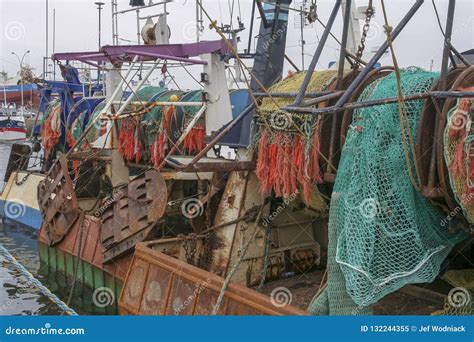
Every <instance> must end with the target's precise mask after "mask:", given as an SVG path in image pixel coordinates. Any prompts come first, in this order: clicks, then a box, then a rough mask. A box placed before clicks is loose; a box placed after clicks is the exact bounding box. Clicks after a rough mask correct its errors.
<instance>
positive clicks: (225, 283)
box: [211, 203, 265, 316]
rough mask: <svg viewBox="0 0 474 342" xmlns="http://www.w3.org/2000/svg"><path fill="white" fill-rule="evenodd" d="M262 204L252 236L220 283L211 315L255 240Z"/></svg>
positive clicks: (219, 304)
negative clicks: (219, 289) (222, 282)
mask: <svg viewBox="0 0 474 342" xmlns="http://www.w3.org/2000/svg"><path fill="white" fill-rule="evenodd" d="M264 206H265V203H262V205H261V206H260V210H259V212H258V215H257V218H256V219H255V223H254V227H255V230H254V231H253V233H252V236H251V237H250V238H249V240H248V241H247V243H246V244H245V246H244V247H243V248H242V251H241V253H240V257H239V259H238V260H237V262H236V263H235V265H234V267H232V269H231V270H230V272H229V274H227V277H226V278H225V280H224V284H222V288H221V292H220V293H219V297H217V301H216V305H214V307H213V308H212V313H211V315H213V316H215V315H217V312H218V311H219V308H220V307H221V305H222V301H223V299H224V294H225V291H226V290H227V287H228V286H229V283H230V280H231V279H232V276H233V275H234V273H235V271H237V267H238V266H239V265H240V263H241V262H242V260H243V259H244V257H245V254H247V250H248V249H249V247H250V244H251V243H252V242H253V241H254V240H255V237H256V236H257V233H258V232H259V229H258V223H259V222H260V218H261V217H262V213H263V208H264Z"/></svg>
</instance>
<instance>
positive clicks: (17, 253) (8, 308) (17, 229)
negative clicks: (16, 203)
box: [0, 143, 113, 315]
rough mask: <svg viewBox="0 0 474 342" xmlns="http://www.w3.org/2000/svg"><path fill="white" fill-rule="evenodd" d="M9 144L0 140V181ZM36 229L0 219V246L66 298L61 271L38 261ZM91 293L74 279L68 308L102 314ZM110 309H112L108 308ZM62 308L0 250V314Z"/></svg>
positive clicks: (67, 289) (50, 311)
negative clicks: (58, 271) (56, 271)
mask: <svg viewBox="0 0 474 342" xmlns="http://www.w3.org/2000/svg"><path fill="white" fill-rule="evenodd" d="M10 150H11V144H8V143H0V180H1V182H0V184H1V189H3V185H4V182H3V180H4V175H5V171H6V168H7V163H8V158H9V155H10ZM36 235H37V231H35V230H33V229H32V228H29V227H25V226H21V225H17V224H11V223H6V222H0V245H1V246H3V247H4V248H5V249H6V250H7V251H8V252H9V253H10V254H11V255H12V256H13V257H14V258H15V259H16V260H17V261H18V262H19V263H21V264H22V265H23V266H24V267H25V268H26V269H27V270H28V271H29V272H30V273H31V274H32V275H33V276H35V278H37V279H38V280H40V281H41V282H42V283H43V285H45V286H46V287H47V288H48V289H50V291H51V292H53V293H54V294H56V295H57V296H58V297H59V298H60V299H61V300H62V301H64V302H67V301H68V299H69V297H70V292H71V289H72V284H71V282H70V281H69V282H68V281H66V279H65V277H64V276H62V275H61V274H56V273H52V272H51V271H49V270H48V269H47V268H46V267H45V265H41V264H40V260H39V256H38V242H37V236H36ZM92 298H93V293H92V291H91V290H89V289H87V288H84V287H83V286H82V284H80V283H79V282H76V284H75V286H74V293H73V295H72V296H71V303H70V307H71V308H73V309H74V310H75V311H76V312H77V313H79V314H105V313H108V311H110V310H111V308H108V311H107V312H104V310H103V309H102V308H98V307H96V306H95V305H94V304H93V300H92ZM112 310H113V309H112ZM61 314H62V310H61V309H59V308H58V306H57V305H56V304H55V303H53V302H52V301H51V300H50V299H49V298H48V297H46V296H45V295H43V294H42V293H41V291H40V290H39V289H38V288H36V287H35V286H34V285H32V284H31V283H30V282H29V281H28V279H27V278H26V277H25V276H23V275H21V274H20V272H19V271H18V270H17V269H16V268H15V266H14V265H13V264H12V263H11V262H10V261H9V260H7V259H6V257H5V256H4V255H3V254H2V253H0V315H61Z"/></svg>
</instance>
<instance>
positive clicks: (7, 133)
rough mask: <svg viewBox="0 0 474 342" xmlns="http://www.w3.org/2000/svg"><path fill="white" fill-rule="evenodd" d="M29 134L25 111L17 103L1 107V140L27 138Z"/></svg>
mask: <svg viewBox="0 0 474 342" xmlns="http://www.w3.org/2000/svg"><path fill="white" fill-rule="evenodd" d="M26 135H27V131H26V125H25V117H24V115H23V111H22V110H21V109H18V108H17V107H16V105H14V104H9V105H2V107H0V141H11V140H21V139H25V138H26Z"/></svg>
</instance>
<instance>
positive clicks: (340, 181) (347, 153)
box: [308, 68, 464, 315]
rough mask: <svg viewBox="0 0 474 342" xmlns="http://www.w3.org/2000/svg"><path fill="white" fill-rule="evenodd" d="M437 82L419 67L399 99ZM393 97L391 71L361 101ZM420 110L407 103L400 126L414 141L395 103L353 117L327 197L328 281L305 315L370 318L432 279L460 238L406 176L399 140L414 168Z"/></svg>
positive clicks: (408, 75) (418, 104)
mask: <svg viewBox="0 0 474 342" xmlns="http://www.w3.org/2000/svg"><path fill="white" fill-rule="evenodd" d="M436 77H437V74H435V73H431V72H426V71H423V70H421V69H417V68H409V69H405V70H402V71H401V86H402V89H403V93H404V95H410V94H414V93H419V92H424V91H427V90H428V89H430V87H431V86H432V84H433V81H434V80H435V78H436ZM396 96H397V80H396V76H395V73H391V74H390V75H388V76H386V77H384V78H382V79H379V80H377V81H375V82H373V83H372V84H371V85H370V86H369V87H367V88H366V89H365V91H364V92H363V94H362V95H361V97H360V98H359V101H361V100H366V99H369V100H376V99H382V98H388V97H396ZM422 105H423V101H421V100H418V101H410V102H406V110H407V117H408V120H405V121H404V122H405V127H407V126H408V125H409V127H410V131H411V137H412V138H409V136H408V133H407V130H405V136H403V135H402V129H401V123H400V117H399V107H398V106H399V105H398V103H392V104H386V105H382V106H375V107H367V108H363V109H360V110H357V111H355V112H354V115H353V121H352V125H351V127H350V129H349V132H348V135H347V139H346V142H345V145H344V147H343V151H342V155H341V161H340V164H339V168H338V172H337V178H336V182H335V185H334V191H333V194H332V198H331V206H330V218H329V228H328V229H329V246H328V265H327V271H328V278H327V284H326V286H325V288H324V290H323V291H322V292H321V293H320V295H319V296H317V298H315V299H314V300H313V302H312V303H311V304H310V306H309V308H308V310H309V312H310V313H312V314H330V315H357V314H359V315H364V314H370V313H371V311H372V307H371V306H372V305H373V304H374V303H376V302H377V301H378V300H380V299H381V298H383V297H384V296H385V295H387V294H389V293H391V292H394V291H396V290H397V289H399V288H401V287H403V286H404V285H406V284H410V283H426V282H431V281H433V280H434V278H435V277H436V275H437V274H438V273H439V269H440V265H441V262H442V261H443V260H444V259H445V257H446V256H447V255H448V253H449V251H450V250H451V248H452V247H453V245H454V244H455V243H456V242H458V241H460V240H461V239H462V238H463V237H464V235H463V234H462V233H458V234H451V233H449V232H448V227H447V226H446V225H445V224H442V223H443V222H444V221H443V220H445V217H446V215H445V214H443V213H442V212H441V211H439V210H438V209H436V208H435V207H433V206H432V205H431V203H430V202H429V201H428V200H427V199H425V198H424V197H422V196H421V194H419V193H418V192H417V191H416V190H415V188H414V186H413V184H412V182H411V180H410V177H409V167H408V165H407V161H406V157H405V153H406V152H405V149H404V146H403V140H402V139H406V143H407V146H408V148H407V153H408V154H409V156H408V157H409V159H410V160H411V163H412V164H413V155H411V153H410V148H409V146H410V145H409V144H410V143H416V141H414V140H415V138H416V130H417V125H418V118H419V114H420V111H421V108H422ZM407 121H408V122H407ZM410 167H411V168H412V169H414V167H413V165H411V166H410Z"/></svg>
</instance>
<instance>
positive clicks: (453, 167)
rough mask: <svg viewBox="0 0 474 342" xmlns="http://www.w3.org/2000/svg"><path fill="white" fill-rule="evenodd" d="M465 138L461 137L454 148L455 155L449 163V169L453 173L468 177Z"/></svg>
mask: <svg viewBox="0 0 474 342" xmlns="http://www.w3.org/2000/svg"><path fill="white" fill-rule="evenodd" d="M464 167H465V166H464V139H459V140H458V143H457V145H456V147H455V150H454V156H453V159H452V160H451V164H450V165H449V171H450V172H451V174H453V175H460V176H461V177H463V178H464V177H466V170H465V169H464Z"/></svg>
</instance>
